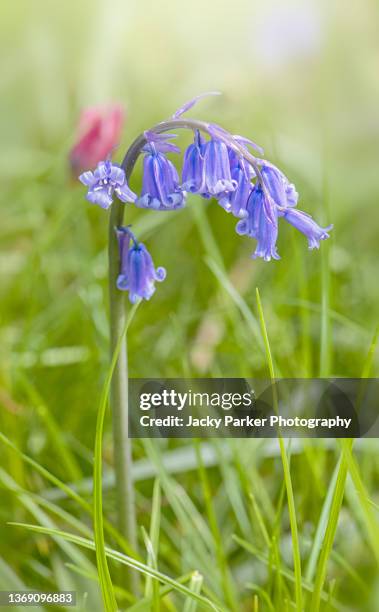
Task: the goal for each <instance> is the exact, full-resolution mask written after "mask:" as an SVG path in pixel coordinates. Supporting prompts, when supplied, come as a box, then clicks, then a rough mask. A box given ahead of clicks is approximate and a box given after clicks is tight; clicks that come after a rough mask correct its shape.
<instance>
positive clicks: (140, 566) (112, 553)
mask: <svg viewBox="0 0 379 612" xmlns="http://www.w3.org/2000/svg"><path fill="white" fill-rule="evenodd" d="M7 524H8V525H13V526H14V527H23V528H24V529H29V530H30V531H33V532H35V533H44V534H46V535H50V536H57V537H61V538H63V539H65V540H66V541H67V542H72V543H73V544H77V545H78V546H82V547H83V548H87V549H88V550H93V551H94V550H95V549H96V547H95V542H93V541H92V540H89V539H87V538H82V537H81V536H77V535H75V534H72V533H68V532H66V531H61V530H60V529H48V528H46V527H41V526H40V525H30V524H28V523H16V522H13V521H10V522H8V523H7ZM104 550H105V554H106V556H107V557H109V558H110V559H113V560H114V561H118V562H119V563H122V564H123V565H127V566H128V567H130V568H132V569H135V570H137V571H139V572H141V573H142V574H144V575H145V576H151V577H152V578H155V579H156V580H159V582H161V583H163V584H166V585H168V586H171V587H172V588H173V589H174V590H175V591H178V592H179V593H182V595H186V596H187V597H192V599H195V600H196V601H198V602H199V603H201V604H203V605H204V606H206V607H207V608H211V609H212V610H216V612H220V610H222V608H220V607H219V606H216V604H214V603H213V602H212V601H210V600H209V599H207V598H206V597H204V596H202V595H198V594H197V593H195V591H191V590H190V589H189V588H188V587H186V586H184V584H182V583H181V582H179V581H178V580H175V579H174V578H170V576H167V575H166V574H162V573H161V572H159V571H158V570H155V569H153V568H152V567H149V566H148V565H145V564H144V563H141V562H140V561H137V559H132V557H128V556H127V555H124V554H123V553H121V552H119V551H117V550H113V549H112V548H109V547H108V546H106V547H105V549H104Z"/></svg>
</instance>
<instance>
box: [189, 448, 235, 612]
mask: <svg viewBox="0 0 379 612" xmlns="http://www.w3.org/2000/svg"><path fill="white" fill-rule="evenodd" d="M194 442H195V449H196V456H197V461H198V469H199V479H200V483H201V487H202V490H203V496H204V505H205V510H206V513H207V517H208V522H209V526H210V528H211V531H212V535H213V539H214V542H215V548H216V559H217V563H218V566H219V569H220V574H221V576H222V586H223V590H224V596H225V600H226V601H227V603H228V605H229V606H230V609H231V610H235V609H237V601H236V596H235V593H234V589H233V584H232V581H231V577H230V573H229V568H228V561H227V556H226V552H225V550H224V546H223V541H222V536H221V533H220V529H219V526H218V522H217V516H216V511H215V508H214V504H213V501H212V499H213V495H212V491H211V488H210V486H209V480H208V476H207V472H206V470H205V467H204V464H203V460H202V455H201V442H200V441H199V440H198V439H195V440H194Z"/></svg>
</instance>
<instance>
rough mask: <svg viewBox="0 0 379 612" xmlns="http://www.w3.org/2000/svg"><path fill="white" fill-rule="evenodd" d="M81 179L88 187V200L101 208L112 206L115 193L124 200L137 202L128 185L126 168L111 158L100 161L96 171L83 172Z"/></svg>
mask: <svg viewBox="0 0 379 612" xmlns="http://www.w3.org/2000/svg"><path fill="white" fill-rule="evenodd" d="M79 180H80V181H81V183H83V185H86V187H88V192H87V196H86V198H87V200H89V201H90V202H92V204H97V205H98V206H101V208H105V209H107V208H109V207H110V206H111V204H112V202H113V196H114V194H116V196H117V197H118V199H119V200H121V201H122V202H135V200H136V198H137V196H136V194H135V193H133V192H132V191H131V189H130V188H129V186H128V183H127V181H126V177H125V172H124V170H123V169H122V168H120V167H119V166H116V165H115V164H112V162H111V161H109V160H107V161H102V162H99V164H98V165H97V168H96V170H95V172H91V171H88V172H83V174H81V175H80V176H79Z"/></svg>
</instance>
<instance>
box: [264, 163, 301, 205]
mask: <svg viewBox="0 0 379 612" xmlns="http://www.w3.org/2000/svg"><path fill="white" fill-rule="evenodd" d="M261 174H262V178H263V181H264V183H265V186H266V188H267V190H268V192H269V194H270V196H271V198H272V199H273V201H274V202H275V204H276V205H277V206H284V207H287V206H290V207H292V206H296V205H297V201H298V197H299V196H298V193H297V191H296V189H295V186H294V185H293V184H292V183H290V182H289V181H288V179H287V177H286V176H285V175H284V174H283V172H281V171H280V170H279V168H277V167H276V166H274V164H271V163H269V162H267V161H263V162H262V168H261Z"/></svg>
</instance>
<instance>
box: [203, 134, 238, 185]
mask: <svg viewBox="0 0 379 612" xmlns="http://www.w3.org/2000/svg"><path fill="white" fill-rule="evenodd" d="M236 187H237V181H236V180H235V179H233V178H232V176H231V172H230V162H229V153H228V147H227V146H226V144H225V143H224V142H222V141H221V140H217V139H215V138H212V139H211V140H208V142H206V143H205V144H204V189H203V193H204V194H206V195H209V196H215V197H217V196H219V195H220V194H223V193H224V192H226V191H234V190H235V189H236Z"/></svg>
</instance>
